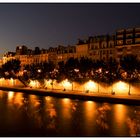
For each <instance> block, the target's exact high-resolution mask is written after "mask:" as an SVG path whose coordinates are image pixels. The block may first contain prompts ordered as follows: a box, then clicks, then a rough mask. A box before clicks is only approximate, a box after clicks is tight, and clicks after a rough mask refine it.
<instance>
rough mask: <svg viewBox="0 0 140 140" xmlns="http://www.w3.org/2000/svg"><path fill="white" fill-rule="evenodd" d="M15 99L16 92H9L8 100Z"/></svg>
mask: <svg viewBox="0 0 140 140" xmlns="http://www.w3.org/2000/svg"><path fill="white" fill-rule="evenodd" d="M13 97H14V92H13V91H9V92H8V100H11V99H12V98H13Z"/></svg>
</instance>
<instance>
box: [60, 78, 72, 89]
mask: <svg viewBox="0 0 140 140" xmlns="http://www.w3.org/2000/svg"><path fill="white" fill-rule="evenodd" d="M62 85H63V87H64V88H71V86H72V84H71V83H70V82H69V81H68V79H66V80H64V81H62Z"/></svg>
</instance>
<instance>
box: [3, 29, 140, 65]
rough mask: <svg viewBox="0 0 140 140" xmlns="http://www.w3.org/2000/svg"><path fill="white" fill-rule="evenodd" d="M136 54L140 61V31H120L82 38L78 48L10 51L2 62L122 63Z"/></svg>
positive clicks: (24, 63) (21, 47) (17, 48)
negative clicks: (73, 59) (122, 59)
mask: <svg viewBox="0 0 140 140" xmlns="http://www.w3.org/2000/svg"><path fill="white" fill-rule="evenodd" d="M129 54H133V55H136V56H137V57H138V58H139V59H140V28H128V29H119V30H117V31H116V32H115V34H114V35H99V36H91V37H88V38H87V39H84V40H82V39H79V40H78V42H77V44H76V45H75V46H71V45H68V46H62V45H59V46H58V47H55V48H53V47H50V48H49V49H48V50H46V49H41V50H40V48H39V47H35V49H34V50H31V49H28V47H27V46H25V45H23V46H17V47H16V52H8V53H6V54H5V55H4V56H3V58H2V63H1V64H3V63H6V62H7V61H9V60H11V59H19V60H20V61H21V66H22V67H24V66H25V65H27V64H29V65H30V64H38V63H43V62H48V61H51V62H53V63H54V64H57V63H58V62H60V61H64V62H66V61H67V60H68V59H69V58H71V57H73V58H78V59H79V58H81V57H87V58H90V59H92V60H94V61H97V60H104V61H108V60H110V59H116V60H117V61H119V60H120V58H121V57H123V56H125V55H129Z"/></svg>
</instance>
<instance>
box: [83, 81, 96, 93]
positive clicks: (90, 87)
mask: <svg viewBox="0 0 140 140" xmlns="http://www.w3.org/2000/svg"><path fill="white" fill-rule="evenodd" d="M85 90H89V91H95V90H97V85H96V83H95V82H94V81H91V80H89V81H88V82H87V83H86V84H85Z"/></svg>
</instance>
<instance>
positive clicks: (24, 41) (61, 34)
mask: <svg viewBox="0 0 140 140" xmlns="http://www.w3.org/2000/svg"><path fill="white" fill-rule="evenodd" d="M128 27H140V4H132V3H131V4H122V3H121V4H117V3H116V4H115V3H114V4H107V3H106V4H103V3H99V4H97V3H96V4H95V3H90V4H86V3H84V4H76V3H74V4H72V3H67V4H62V3H61V4H60V3H59V4H56V3H52V4H49V3H44V4H39V3H38V4H37V3H32V4H29V3H27V4H25V3H24V4H22V3H21V4H15V3H13V4H2V3H0V56H2V54H3V53H5V52H7V51H15V48H16V46H17V45H27V46H28V47H29V48H32V49H33V48H34V47H36V46H38V47H40V48H49V47H57V46H58V45H64V46H67V45H74V44H76V43H77V40H78V39H79V38H81V39H84V38H87V37H88V36H94V35H102V34H107V33H109V34H112V33H115V31H116V29H120V28H128Z"/></svg>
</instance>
